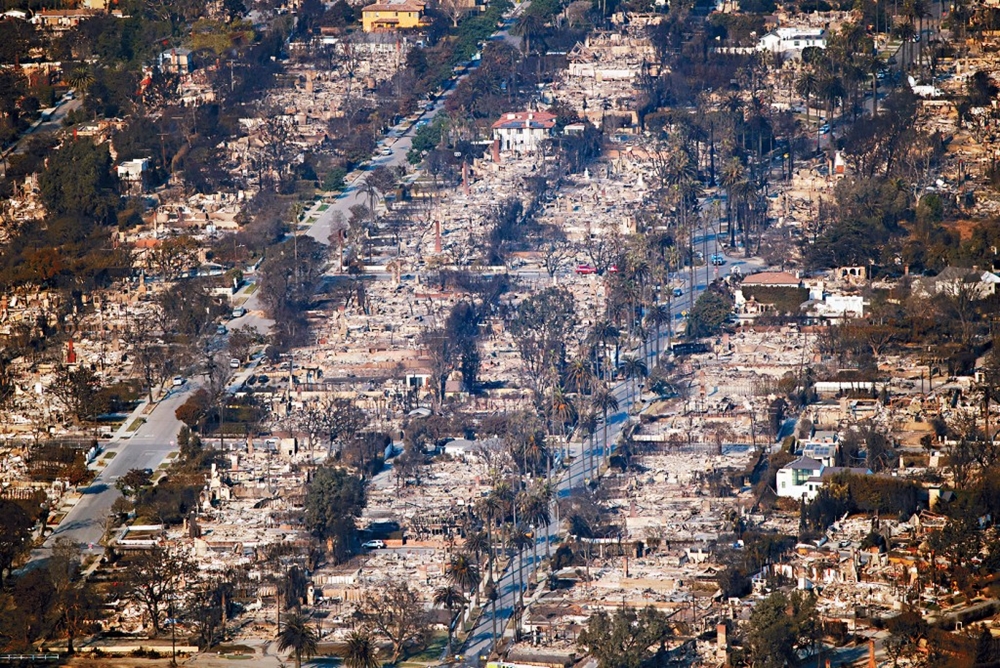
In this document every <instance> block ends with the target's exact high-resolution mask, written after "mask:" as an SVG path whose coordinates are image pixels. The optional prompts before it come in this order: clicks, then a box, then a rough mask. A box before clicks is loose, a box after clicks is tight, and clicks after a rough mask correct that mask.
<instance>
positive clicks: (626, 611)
mask: <svg viewBox="0 0 1000 668" xmlns="http://www.w3.org/2000/svg"><path fill="white" fill-rule="evenodd" d="M669 636H670V626H669V623H668V622H667V618H666V616H665V615H664V614H663V613H662V612H660V611H658V610H657V609H656V608H654V607H652V606H648V607H645V608H643V609H642V610H638V611H636V610H634V609H632V608H621V609H618V610H616V611H615V612H614V614H613V615H609V614H608V613H607V612H605V611H604V610H599V611H597V612H595V613H594V614H592V615H591V616H590V619H589V620H588V621H587V628H586V629H584V630H583V631H582V632H581V633H580V637H579V639H578V644H579V645H580V646H581V648H583V649H585V650H586V651H587V652H589V653H590V655H591V656H592V657H594V658H595V659H597V665H598V667H599V668H640V666H642V665H643V664H644V663H645V662H646V661H648V660H649V659H651V658H652V657H653V653H652V652H651V651H650V649H649V648H650V647H652V646H653V645H657V644H658V645H659V649H658V651H657V653H658V654H659V653H663V652H664V651H665V649H664V645H665V643H666V640H667V638H668V637H669Z"/></svg>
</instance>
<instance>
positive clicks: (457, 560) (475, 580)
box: [448, 553, 479, 593]
mask: <svg viewBox="0 0 1000 668" xmlns="http://www.w3.org/2000/svg"><path fill="white" fill-rule="evenodd" d="M448 579H449V580H451V581H452V583H454V584H456V585H458V586H459V587H460V588H461V589H462V591H463V592H472V593H474V592H475V591H476V587H478V586H479V566H478V564H476V563H475V562H474V561H473V560H472V559H470V558H469V555H467V554H465V553H459V554H455V555H452V557H451V562H450V563H449V564H448Z"/></svg>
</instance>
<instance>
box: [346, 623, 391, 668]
mask: <svg viewBox="0 0 1000 668" xmlns="http://www.w3.org/2000/svg"><path fill="white" fill-rule="evenodd" d="M344 665H345V666H347V668H379V666H381V665H382V662H381V661H379V660H378V646H377V645H376V644H375V641H374V640H373V639H372V637H371V634H369V633H366V632H365V631H351V634H350V635H349V636H347V649H346V651H345V652H344Z"/></svg>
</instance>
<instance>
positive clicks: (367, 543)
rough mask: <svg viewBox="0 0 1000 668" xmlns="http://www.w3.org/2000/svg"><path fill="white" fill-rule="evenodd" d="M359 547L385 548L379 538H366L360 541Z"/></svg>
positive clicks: (369, 548) (370, 548)
mask: <svg viewBox="0 0 1000 668" xmlns="http://www.w3.org/2000/svg"><path fill="white" fill-rule="evenodd" d="M361 547H363V548H365V549H366V550H383V549H385V543H384V542H383V541H381V540H366V541H365V542H363V543H361Z"/></svg>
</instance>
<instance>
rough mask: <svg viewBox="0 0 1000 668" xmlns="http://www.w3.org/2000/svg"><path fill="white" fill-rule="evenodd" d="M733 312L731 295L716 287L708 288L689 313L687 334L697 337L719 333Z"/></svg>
mask: <svg viewBox="0 0 1000 668" xmlns="http://www.w3.org/2000/svg"><path fill="white" fill-rule="evenodd" d="M732 312H733V302H732V300H731V299H730V298H729V295H727V294H724V293H722V292H720V291H718V290H715V289H709V290H706V291H705V292H703V293H701V295H700V296H699V297H698V301H696V302H695V303H694V307H693V308H692V309H691V313H689V314H688V322H687V335H688V336H689V337H690V338H693V339H696V338H701V337H705V336H714V335H716V334H718V333H719V330H721V329H722V325H724V324H725V322H726V320H727V319H728V318H729V316H730V314H731V313H732Z"/></svg>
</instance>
